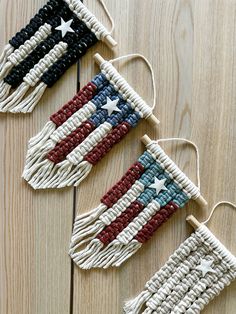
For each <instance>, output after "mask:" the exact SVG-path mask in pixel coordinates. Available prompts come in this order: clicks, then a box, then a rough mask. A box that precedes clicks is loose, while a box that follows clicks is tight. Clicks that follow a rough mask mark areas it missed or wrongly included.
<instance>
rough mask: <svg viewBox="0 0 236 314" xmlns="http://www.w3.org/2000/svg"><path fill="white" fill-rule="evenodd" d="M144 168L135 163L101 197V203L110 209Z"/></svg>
mask: <svg viewBox="0 0 236 314" xmlns="http://www.w3.org/2000/svg"><path fill="white" fill-rule="evenodd" d="M143 172H144V167H143V165H142V164H141V163H140V162H135V163H134V164H133V165H132V166H131V167H130V168H129V169H128V171H127V172H126V173H125V175H124V176H123V177H122V178H121V179H120V180H119V181H118V182H117V183H116V184H115V185H114V186H113V187H112V188H111V189H110V190H109V191H108V192H107V193H106V194H105V195H104V196H103V197H102V199H101V202H102V203H103V204H105V205H106V206H107V207H112V206H113V205H114V204H115V203H116V202H117V201H118V199H119V198H121V197H122V196H123V195H124V194H125V193H126V192H127V191H128V190H129V189H130V188H131V186H132V185H133V184H134V183H135V181H136V180H138V179H139V178H140V177H141V175H142V173H143Z"/></svg>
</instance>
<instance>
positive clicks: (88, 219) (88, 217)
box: [71, 203, 107, 243]
mask: <svg viewBox="0 0 236 314" xmlns="http://www.w3.org/2000/svg"><path fill="white" fill-rule="evenodd" d="M106 210H107V206H106V205H105V204H103V203H101V204H100V205H99V206H98V207H97V208H95V209H93V210H91V211H90V212H88V213H85V214H82V215H78V216H77V217H76V218H75V222H74V227H73V233H72V237H71V241H72V243H73V242H75V241H76V239H75V237H76V234H77V233H78V232H80V231H81V230H83V229H84V228H85V227H87V226H89V225H90V224H92V223H93V222H94V221H95V220H97V218H98V217H99V216H100V215H101V214H103V213H104V212H105V211H106Z"/></svg>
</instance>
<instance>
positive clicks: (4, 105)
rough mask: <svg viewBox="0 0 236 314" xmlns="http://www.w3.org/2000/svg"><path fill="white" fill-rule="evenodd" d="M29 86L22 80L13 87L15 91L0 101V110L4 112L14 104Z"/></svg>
mask: <svg viewBox="0 0 236 314" xmlns="http://www.w3.org/2000/svg"><path fill="white" fill-rule="evenodd" d="M7 85H8V84H7ZM8 86H9V85H8ZM29 88H30V86H29V85H28V84H27V83H26V82H23V83H22V84H21V85H20V86H19V87H18V88H17V89H15V91H14V92H13V93H12V94H11V95H10V96H8V97H7V98H5V100H4V101H1V102H0V111H2V112H6V111H8V110H9V109H11V107H14V106H16V105H17V104H18V103H19V102H20V101H21V99H22V98H23V97H24V96H25V94H26V93H27V91H28V90H29ZM9 91H10V90H9ZM8 94H9V93H8Z"/></svg>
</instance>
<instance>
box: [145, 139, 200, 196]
mask: <svg viewBox="0 0 236 314" xmlns="http://www.w3.org/2000/svg"><path fill="white" fill-rule="evenodd" d="M147 151H148V152H149V153H150V154H151V155H152V157H153V158H155V159H156V160H157V161H159V162H160V165H161V166H162V167H163V168H164V169H165V171H166V172H167V173H168V174H169V175H170V176H171V177H172V178H173V179H174V181H175V182H176V183H177V184H178V185H179V187H180V188H183V190H184V192H185V193H186V194H187V196H188V197H191V198H193V199H197V198H198V197H199V196H200V191H199V188H198V187H197V186H196V185H195V184H194V183H193V182H192V181H191V180H190V179H189V178H188V177H187V176H186V175H185V174H184V173H183V172H182V171H181V170H180V169H179V167H178V166H177V165H176V164H175V163H174V162H173V161H172V160H171V159H170V158H169V156H167V155H166V153H165V152H164V151H163V149H162V148H161V147H160V146H159V145H158V144H157V143H156V142H154V141H152V142H151V143H150V144H148V145H147Z"/></svg>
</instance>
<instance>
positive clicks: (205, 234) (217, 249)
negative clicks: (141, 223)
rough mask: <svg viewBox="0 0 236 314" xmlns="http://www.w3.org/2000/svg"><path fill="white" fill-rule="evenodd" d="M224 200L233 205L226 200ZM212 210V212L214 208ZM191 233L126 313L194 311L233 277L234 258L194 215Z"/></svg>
mask: <svg viewBox="0 0 236 314" xmlns="http://www.w3.org/2000/svg"><path fill="white" fill-rule="evenodd" d="M221 203H227V204H230V205H232V206H234V207H235V205H233V204H232V203H229V202H220V203H218V204H217V205H216V206H218V205H219V204H221ZM216 206H215V207H214V209H215V208H216ZM214 209H213V211H214ZM187 220H188V221H189V223H190V224H191V225H192V226H193V227H194V228H195V232H194V233H192V235H191V236H190V237H189V238H188V239H187V240H186V241H185V242H184V243H182V244H181V245H180V247H179V248H178V249H177V250H176V251H175V252H174V254H173V255H171V256H170V258H169V260H168V261H167V262H166V264H165V265H164V266H163V267H162V268H161V269H160V270H159V271H158V272H157V273H156V274H155V275H154V276H153V277H152V278H151V279H150V280H149V281H148V282H147V283H146V285H145V290H143V291H142V292H141V293H140V294H139V295H138V296H137V297H136V298H135V299H133V300H131V301H128V302H127V303H126V304H125V307H124V311H125V313H126V314H139V313H145V314H154V313H160V314H161V313H163V314H171V313H178V314H198V313H200V312H201V311H202V310H203V308H204V307H205V306H206V305H207V304H208V303H209V302H210V301H211V300H212V299H214V297H215V296H217V295H219V293H220V292H221V291H222V290H223V289H224V288H225V287H226V286H228V285H230V283H231V282H232V281H233V280H235V279H236V257H235V256H234V255H233V254H231V252H230V251H229V250H228V249H227V248H226V247H225V246H224V245H223V244H222V243H221V242H220V241H219V240H218V239H217V238H216V237H215V236H214V234H213V233H212V232H211V231H210V230H209V229H208V228H207V227H206V225H205V224H206V222H207V221H208V220H207V221H206V222H203V223H199V222H198V221H197V220H196V218H194V217H193V216H190V217H188V218H187Z"/></svg>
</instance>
